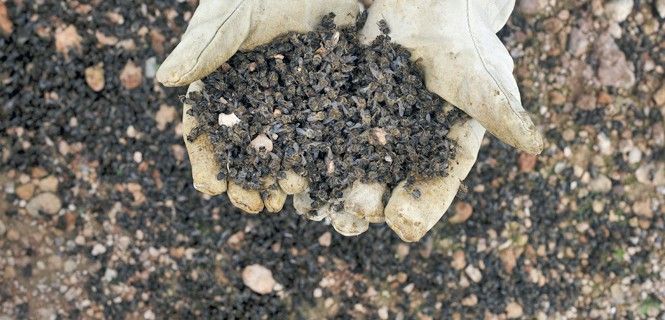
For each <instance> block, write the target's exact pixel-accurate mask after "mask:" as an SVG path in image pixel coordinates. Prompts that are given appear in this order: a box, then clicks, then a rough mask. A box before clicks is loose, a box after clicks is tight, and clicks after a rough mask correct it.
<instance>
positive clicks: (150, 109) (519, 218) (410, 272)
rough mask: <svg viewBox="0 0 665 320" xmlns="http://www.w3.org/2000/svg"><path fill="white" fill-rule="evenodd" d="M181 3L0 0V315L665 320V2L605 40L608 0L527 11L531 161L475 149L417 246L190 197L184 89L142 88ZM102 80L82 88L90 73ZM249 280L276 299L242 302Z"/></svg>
mask: <svg viewBox="0 0 665 320" xmlns="http://www.w3.org/2000/svg"><path fill="white" fill-rule="evenodd" d="M195 2H196V1H184V2H182V1H147V2H145V3H143V2H137V1H120V0H116V1H91V2H89V3H79V2H76V1H67V2H64V1H57V0H56V1H30V0H23V1H14V0H9V1H2V2H0V30H1V34H0V48H2V49H1V50H0V62H1V63H0V83H2V85H0V96H2V98H3V99H0V118H1V119H2V121H0V132H2V134H0V283H2V286H0V315H2V316H0V317H5V318H9V319H14V318H17V319H25V318H35V319H41V318H44V319H51V318H58V317H59V318H64V319H69V318H74V319H78V318H111V319H115V318H144V319H162V318H166V317H177V318H193V317H219V318H232V317H236V318H257V319H261V318H264V319H265V318H286V317H289V316H291V317H293V318H308V319H311V318H316V319H319V318H334V317H337V318H379V319H414V318H415V319H440V318H444V319H465V318H471V319H508V318H514V319H533V318H535V319H613V318H616V319H660V318H662V317H663V316H664V315H665V303H664V302H665V291H663V288H665V280H664V278H665V275H664V274H663V272H664V271H663V265H665V249H664V248H663V246H664V245H663V239H664V237H663V234H664V231H665V221H664V220H665V217H664V216H663V212H665V208H664V205H665V204H664V203H665V200H664V196H665V158H664V156H663V152H664V150H665V133H664V132H665V131H664V128H663V115H664V113H665V102H664V101H665V98H663V93H662V92H663V89H662V88H663V87H665V82H664V80H663V79H664V78H665V75H664V73H665V70H664V67H663V66H665V47H663V45H662V43H665V28H663V24H664V23H665V20H663V18H662V14H663V13H662V9H659V8H662V7H663V6H662V5H660V2H661V1H634V3H633V7H632V10H631V11H630V12H629V13H628V15H627V16H626V17H625V19H624V20H623V21H620V22H618V21H616V19H613V18H611V17H610V15H609V14H608V13H606V11H605V10H606V5H607V4H609V3H610V2H609V1H608V2H603V1H598V0H591V1H586V0H585V1H582V0H579V1H556V2H554V1H542V0H519V1H518V4H517V9H516V12H515V14H514V15H513V16H512V17H511V19H510V21H509V23H508V26H506V27H505V28H504V29H503V30H501V31H500V36H501V38H502V40H503V41H504V43H506V45H507V46H508V47H509V48H510V52H511V54H512V55H513V57H514V58H515V63H516V69H515V74H516V76H517V78H518V81H519V84H520V88H521V90H522V96H523V102H524V105H525V106H526V108H527V109H529V111H531V112H532V113H533V114H535V115H536V118H537V122H538V123H539V124H540V127H541V128H542V129H543V131H544V132H545V134H546V137H547V143H546V148H545V151H544V152H543V154H542V155H540V156H538V157H536V158H529V157H526V156H523V155H520V154H519V153H518V152H516V151H515V150H513V149H512V148H509V147H508V146H506V145H504V144H502V143H500V142H498V141H497V140H496V139H494V138H493V137H491V136H487V137H486V138H485V141H484V143H483V148H482V149H481V152H480V155H479V160H478V163H477V164H476V165H475V167H474V168H473V169H472V171H471V173H470V175H469V178H468V179H467V180H466V181H465V182H464V184H465V188H464V190H463V191H462V192H461V193H460V194H459V195H458V197H459V198H460V199H459V200H458V203H461V202H464V203H467V204H468V205H469V206H468V207H467V206H466V205H460V204H454V205H453V206H452V207H451V209H450V210H449V211H450V212H449V213H448V214H447V215H446V217H451V218H452V216H453V215H460V220H464V219H461V218H465V219H466V220H464V221H461V222H460V223H458V224H452V223H447V222H445V220H447V219H448V218H444V219H443V220H444V221H442V222H441V223H439V224H438V225H437V226H436V227H435V228H434V229H433V230H432V231H431V232H430V233H429V234H428V235H427V236H426V237H425V238H424V239H423V240H422V241H421V242H419V243H415V244H404V243H402V242H401V241H399V239H398V238H397V237H396V236H394V235H393V233H392V232H391V231H390V230H387V229H386V228H385V227H378V226H377V227H371V228H370V230H369V231H368V232H366V233H364V234H362V235H361V236H358V237H354V238H344V237H342V236H340V235H338V234H336V233H334V232H330V227H329V226H325V225H323V224H320V223H315V222H309V221H306V220H305V219H303V218H300V217H298V216H296V215H295V214H292V213H289V212H286V213H282V214H279V215H269V216H268V215H265V216H243V215H240V214H239V213H238V212H237V211H235V210H234V209H232V208H231V206H230V205H229V203H228V202H227V201H226V200H225V199H224V198H225V197H218V198H213V199H210V198H208V197H205V196H202V195H200V194H198V193H197V192H195V190H194V189H193V188H192V186H191V180H190V179H191V172H190V167H189V163H188V160H187V157H186V156H185V155H186V152H185V150H184V147H183V140H182V129H181V126H180V124H179V121H178V119H180V117H181V116H182V114H181V113H180V112H181V109H180V107H179V105H180V101H179V100H178V95H181V94H183V93H184V91H183V90H184V89H178V90H172V89H165V88H163V87H161V86H159V85H157V84H156V83H155V82H154V80H153V78H152V77H151V76H152V75H153V74H151V72H152V73H154V67H155V65H154V64H155V63H158V62H159V61H163V59H164V58H165V53H167V52H169V50H171V49H172V48H173V47H174V45H175V43H176V42H177V39H178V37H179V35H181V34H182V33H183V32H184V27H185V25H186V21H187V20H188V19H189V17H191V14H192V12H193V9H194V8H195V5H196V3H195ZM552 3H556V5H554V6H553V5H552ZM658 10H661V11H660V12H659V11H658ZM5 11H6V13H5ZM91 15H92V16H93V17H94V19H91V18H90V17H91ZM72 27H73V29H72ZM72 30H75V32H73V31H72ZM63 36H66V37H67V38H69V39H63V38H62V37H63ZM612 43H613V44H612ZM65 50H66V51H65ZM606 55H607V56H606ZM605 59H607V60H610V61H614V62H618V63H612V64H607V63H603V61H604V60H605ZM130 62H131V64H133V67H131V69H133V72H132V74H133V76H131V77H121V74H123V70H124V69H125V68H126V66H127V65H128V64H129V63H130ZM100 63H103V70H104V72H103V78H104V86H103V88H101V90H100V91H96V90H98V89H99V86H94V87H93V86H92V85H90V84H89V82H88V81H89V80H88V81H87V79H88V78H90V77H86V71H85V70H86V69H87V68H89V67H96V66H98V65H99V64H100ZM131 64H129V65H131ZM148 66H150V68H149V67H148ZM151 68H152V69H151ZM613 68H616V70H614V69H613ZM137 69H141V71H140V72H141V76H140V77H139V76H137V71H136V70H137ZM600 70H605V71H603V72H600ZM130 71H132V70H130ZM606 71H607V72H609V73H610V74H618V75H621V76H622V77H620V78H618V79H609V81H605V80H602V79H601V75H604V74H606V73H605V72H606ZM125 74H127V73H125ZM121 78H124V80H122V79H121ZM631 79H634V80H632V81H631ZM128 80H131V81H128ZM606 80H608V79H606ZM93 83H95V82H93ZM128 84H130V85H129V87H134V86H136V87H134V88H133V89H128V88H127V85H128ZM160 110H162V111H161V112H160ZM171 110H175V111H171ZM174 113H175V114H174ZM49 177H54V178H55V180H54V179H53V178H49ZM43 194H50V195H49V196H46V197H48V198H51V199H53V197H56V198H57V199H58V200H59V202H60V206H59V208H58V210H55V209H53V208H55V207H56V206H54V207H46V205H53V203H54V202H48V203H46V202H41V201H43V200H44V197H45V196H42V195H43ZM51 195H52V196H51ZM35 199H38V200H40V202H41V203H42V204H41V205H40V208H47V210H46V211H45V210H43V209H42V210H36V211H34V210H33V211H32V212H30V211H29V210H28V209H29V206H28V204H29V203H31V202H32V201H37V200H35ZM468 208H471V210H470V214H469V210H468ZM289 210H291V211H292V209H289ZM467 214H468V215H469V216H468V217H466V215H467ZM252 265H260V266H263V267H265V268H266V269H267V270H270V273H271V274H272V279H273V280H274V282H275V284H274V285H273V286H272V291H271V292H268V293H266V294H258V293H256V292H255V291H253V290H252V288H251V287H249V286H248V285H246V283H245V281H244V280H243V271H244V270H246V268H247V267H248V266H252ZM265 279H267V278H265ZM266 290H267V289H266Z"/></svg>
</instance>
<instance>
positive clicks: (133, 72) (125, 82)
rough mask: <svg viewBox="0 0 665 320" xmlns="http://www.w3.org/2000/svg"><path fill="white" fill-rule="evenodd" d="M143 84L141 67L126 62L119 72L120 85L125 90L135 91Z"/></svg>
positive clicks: (131, 62)
mask: <svg viewBox="0 0 665 320" xmlns="http://www.w3.org/2000/svg"><path fill="white" fill-rule="evenodd" d="M142 82H143V71H142V70H141V67H139V66H137V65H136V64H134V62H133V61H131V60H129V61H127V64H125V67H124V68H123V69H122V71H121V72H120V83H122V86H123V87H125V89H127V90H132V89H136V88H138V87H140V86H141V83H142Z"/></svg>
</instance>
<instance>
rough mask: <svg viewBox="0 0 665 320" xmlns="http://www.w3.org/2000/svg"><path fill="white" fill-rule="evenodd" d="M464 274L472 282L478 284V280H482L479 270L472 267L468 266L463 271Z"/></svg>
mask: <svg viewBox="0 0 665 320" xmlns="http://www.w3.org/2000/svg"><path fill="white" fill-rule="evenodd" d="M464 273H466V275H467V276H469V278H470V279H471V281H473V282H476V283H478V282H480V280H482V279H483V274H482V273H481V272H480V270H479V269H478V268H476V267H474V266H473V265H471V264H470V265H468V266H467V267H466V269H464Z"/></svg>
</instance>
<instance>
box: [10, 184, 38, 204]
mask: <svg viewBox="0 0 665 320" xmlns="http://www.w3.org/2000/svg"><path fill="white" fill-rule="evenodd" d="M15 192H16V196H18V197H19V198H20V199H23V200H26V201H27V200H30V198H32V195H33V194H34V192H35V185H34V184H32V183H26V184H22V185H20V186H19V187H18V188H16V190H15Z"/></svg>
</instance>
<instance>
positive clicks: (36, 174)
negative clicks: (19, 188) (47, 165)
mask: <svg viewBox="0 0 665 320" xmlns="http://www.w3.org/2000/svg"><path fill="white" fill-rule="evenodd" d="M47 175H48V172H47V171H46V169H44V168H42V167H34V168H32V170H31V171H30V176H32V177H33V178H35V179H41V178H43V177H46V176H47Z"/></svg>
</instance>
